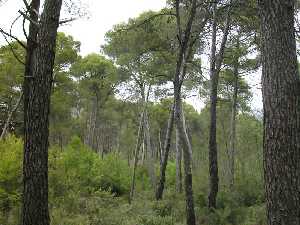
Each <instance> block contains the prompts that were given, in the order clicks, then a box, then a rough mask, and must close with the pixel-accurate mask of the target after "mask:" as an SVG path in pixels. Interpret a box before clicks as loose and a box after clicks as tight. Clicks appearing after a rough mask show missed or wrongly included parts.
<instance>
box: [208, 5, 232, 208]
mask: <svg viewBox="0 0 300 225" xmlns="http://www.w3.org/2000/svg"><path fill="white" fill-rule="evenodd" d="M216 11H217V3H213V24H212V44H211V56H210V57H211V58H210V79H211V90H210V130H209V185H210V187H209V195H208V206H209V208H216V199H217V194H218V190H219V175H218V149H217V99H218V83H219V73H220V69H221V65H222V62H223V55H224V51H225V45H226V42H227V36H228V33H229V27H230V7H229V9H228V12H227V17H226V23H225V30H224V34H223V38H222V43H221V47H220V50H219V53H218V54H216V44H217V43H216V42H217V40H216V39H217V16H216Z"/></svg>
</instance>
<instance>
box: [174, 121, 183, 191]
mask: <svg viewBox="0 0 300 225" xmlns="http://www.w3.org/2000/svg"><path fill="white" fill-rule="evenodd" d="M175 148H176V191H177V192H179V193H181V192H182V170H181V159H182V150H181V143H180V131H179V129H178V127H177V126H176V143H175Z"/></svg>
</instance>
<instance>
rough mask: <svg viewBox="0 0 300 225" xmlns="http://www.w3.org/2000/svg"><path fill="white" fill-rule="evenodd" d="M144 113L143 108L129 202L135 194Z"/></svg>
mask: <svg viewBox="0 0 300 225" xmlns="http://www.w3.org/2000/svg"><path fill="white" fill-rule="evenodd" d="M144 114H145V111H144V110H143V112H142V113H141V116H140V122H139V129H138V136H137V141H136V146H135V150H134V162H133V172H132V178H131V188H130V194H129V200H128V202H129V204H131V202H132V199H133V195H134V190H135V175H136V168H137V165H138V159H139V151H140V148H141V144H142V139H143V129H144V127H143V125H144V123H143V120H144Z"/></svg>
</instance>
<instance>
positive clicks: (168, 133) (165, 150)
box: [155, 104, 174, 200]
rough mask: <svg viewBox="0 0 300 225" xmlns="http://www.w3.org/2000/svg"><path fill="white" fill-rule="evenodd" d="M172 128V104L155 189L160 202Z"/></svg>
mask: <svg viewBox="0 0 300 225" xmlns="http://www.w3.org/2000/svg"><path fill="white" fill-rule="evenodd" d="M173 127H174V104H173V105H172V109H171V112H170V116H169V120H168V125H167V131H166V137H165V142H164V146H163V151H162V152H163V156H162V162H161V166H160V176H159V180H158V184H157V189H156V194H155V197H156V200H161V199H162V196H163V191H164V188H165V181H166V169H167V164H168V158H169V152H170V146H171V137H172V132H173Z"/></svg>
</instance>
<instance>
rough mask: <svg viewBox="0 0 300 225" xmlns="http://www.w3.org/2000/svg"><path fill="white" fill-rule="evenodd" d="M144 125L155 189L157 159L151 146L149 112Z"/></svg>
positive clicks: (149, 164)
mask: <svg viewBox="0 0 300 225" xmlns="http://www.w3.org/2000/svg"><path fill="white" fill-rule="evenodd" d="M144 127H145V129H144V130H145V141H146V148H147V153H148V154H147V156H148V157H147V159H146V165H147V169H148V173H149V177H150V181H151V186H152V188H153V189H154V190H155V187H156V186H155V185H156V176H155V160H154V151H153V149H152V146H151V137H150V125H149V116H148V112H147V111H146V112H145V117H144Z"/></svg>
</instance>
